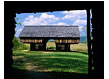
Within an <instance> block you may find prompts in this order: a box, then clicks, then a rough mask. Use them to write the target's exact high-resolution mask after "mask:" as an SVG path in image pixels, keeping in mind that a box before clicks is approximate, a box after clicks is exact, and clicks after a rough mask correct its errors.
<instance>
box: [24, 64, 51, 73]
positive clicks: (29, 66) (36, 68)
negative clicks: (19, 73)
mask: <svg viewBox="0 0 109 79" xmlns="http://www.w3.org/2000/svg"><path fill="white" fill-rule="evenodd" d="M26 70H30V71H36V72H50V71H51V70H49V69H45V68H43V67H39V66H37V65H34V64H32V63H26Z"/></svg>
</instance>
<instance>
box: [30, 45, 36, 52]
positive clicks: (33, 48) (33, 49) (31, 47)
mask: <svg viewBox="0 0 109 79" xmlns="http://www.w3.org/2000/svg"><path fill="white" fill-rule="evenodd" d="M30 51H35V43H30Z"/></svg>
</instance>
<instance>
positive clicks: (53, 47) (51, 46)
mask: <svg viewBox="0 0 109 79" xmlns="http://www.w3.org/2000/svg"><path fill="white" fill-rule="evenodd" d="M46 46H47V47H46V50H47V51H48V50H51V51H52V50H56V44H55V40H54V39H49V40H48V41H47V43H46Z"/></svg>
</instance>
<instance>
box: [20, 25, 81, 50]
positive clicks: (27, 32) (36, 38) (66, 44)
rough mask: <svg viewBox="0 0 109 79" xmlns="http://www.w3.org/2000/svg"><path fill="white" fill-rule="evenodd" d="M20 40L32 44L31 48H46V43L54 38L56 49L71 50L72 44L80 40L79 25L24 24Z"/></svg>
mask: <svg viewBox="0 0 109 79" xmlns="http://www.w3.org/2000/svg"><path fill="white" fill-rule="evenodd" d="M19 38H20V41H21V42H23V43H29V44H30V50H31V51H34V50H46V43H47V41H48V40H49V39H54V40H55V44H56V50H64V51H70V44H78V43H79V42H80V32H79V28H78V26H57V25H51V26H50V25H49V26H48V25H44V26H24V28H23V30H22V32H21V33H20V35H19Z"/></svg>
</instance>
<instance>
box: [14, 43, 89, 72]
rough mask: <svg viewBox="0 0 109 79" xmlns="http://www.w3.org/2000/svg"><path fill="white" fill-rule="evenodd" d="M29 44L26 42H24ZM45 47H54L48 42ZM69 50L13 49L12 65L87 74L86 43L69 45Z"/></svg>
mask: <svg viewBox="0 0 109 79" xmlns="http://www.w3.org/2000/svg"><path fill="white" fill-rule="evenodd" d="M26 45H27V46H29V45H28V44H26ZM47 47H48V48H49V47H55V44H54V42H48V43H47ZM70 49H71V51H70V52H57V51H29V50H14V51H13V59H14V63H13V67H14V68H17V69H21V70H29V71H35V72H75V73H84V74H88V53H87V45H86V44H82V43H80V44H78V45H76V44H75V45H71V46H70Z"/></svg>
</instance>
